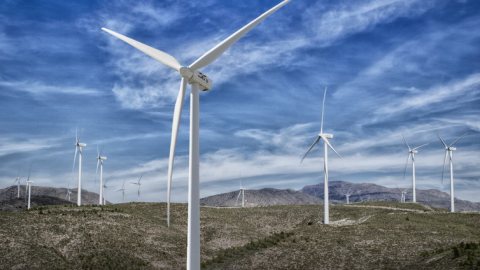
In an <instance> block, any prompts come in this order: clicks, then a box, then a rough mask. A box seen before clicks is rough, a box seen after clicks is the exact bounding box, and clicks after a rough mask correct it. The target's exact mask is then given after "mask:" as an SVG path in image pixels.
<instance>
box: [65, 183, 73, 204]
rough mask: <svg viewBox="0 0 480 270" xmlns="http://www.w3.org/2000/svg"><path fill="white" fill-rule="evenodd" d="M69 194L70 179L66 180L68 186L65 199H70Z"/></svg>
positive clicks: (70, 193)
mask: <svg viewBox="0 0 480 270" xmlns="http://www.w3.org/2000/svg"><path fill="white" fill-rule="evenodd" d="M70 195H72V192H71V191H70V181H68V188H67V194H66V195H65V200H66V199H67V198H68V201H70Z"/></svg>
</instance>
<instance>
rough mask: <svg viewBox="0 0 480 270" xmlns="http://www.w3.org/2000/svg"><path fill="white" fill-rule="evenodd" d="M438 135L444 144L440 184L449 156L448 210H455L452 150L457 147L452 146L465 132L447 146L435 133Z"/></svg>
mask: <svg viewBox="0 0 480 270" xmlns="http://www.w3.org/2000/svg"><path fill="white" fill-rule="evenodd" d="M437 135H438V138H439V139H440V141H441V142H442V144H443V146H445V159H444V160H443V170H442V184H443V174H444V172H445V163H446V162H447V156H450V212H452V213H453V212H455V201H454V199H455V196H454V193H453V151H456V150H457V148H456V147H452V146H453V145H454V144H455V143H456V142H458V140H460V139H461V138H463V137H464V136H465V135H467V133H465V134H463V135H462V136H460V138H458V139H457V140H455V141H454V142H453V143H452V144H450V145H449V146H447V145H446V144H445V142H444V141H443V140H442V137H440V135H439V134H438V133H437Z"/></svg>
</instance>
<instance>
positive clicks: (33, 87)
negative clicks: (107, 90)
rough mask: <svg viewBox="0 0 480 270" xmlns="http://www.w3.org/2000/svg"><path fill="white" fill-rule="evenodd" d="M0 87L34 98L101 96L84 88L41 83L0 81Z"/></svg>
mask: <svg viewBox="0 0 480 270" xmlns="http://www.w3.org/2000/svg"><path fill="white" fill-rule="evenodd" d="M0 87H2V88H4V89H9V90H11V91H22V92H27V93H30V94H32V95H33V96H37V97H38V96H45V95H49V94H68V95H87V96H99V95H101V92H100V91H97V90H95V89H88V88H84V87H71V86H56V85H46V84H44V83H43V82H39V81H0Z"/></svg>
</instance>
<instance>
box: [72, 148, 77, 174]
mask: <svg viewBox="0 0 480 270" xmlns="http://www.w3.org/2000/svg"><path fill="white" fill-rule="evenodd" d="M77 150H78V146H75V156H73V167H72V176H73V171H74V170H75V161H76V160H77Z"/></svg>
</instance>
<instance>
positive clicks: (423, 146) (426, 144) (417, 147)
mask: <svg viewBox="0 0 480 270" xmlns="http://www.w3.org/2000/svg"><path fill="white" fill-rule="evenodd" d="M426 145H428V143H426V144H424V145H420V146H419V147H415V148H413V149H412V150H417V149H418V148H421V147H424V146H426Z"/></svg>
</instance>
